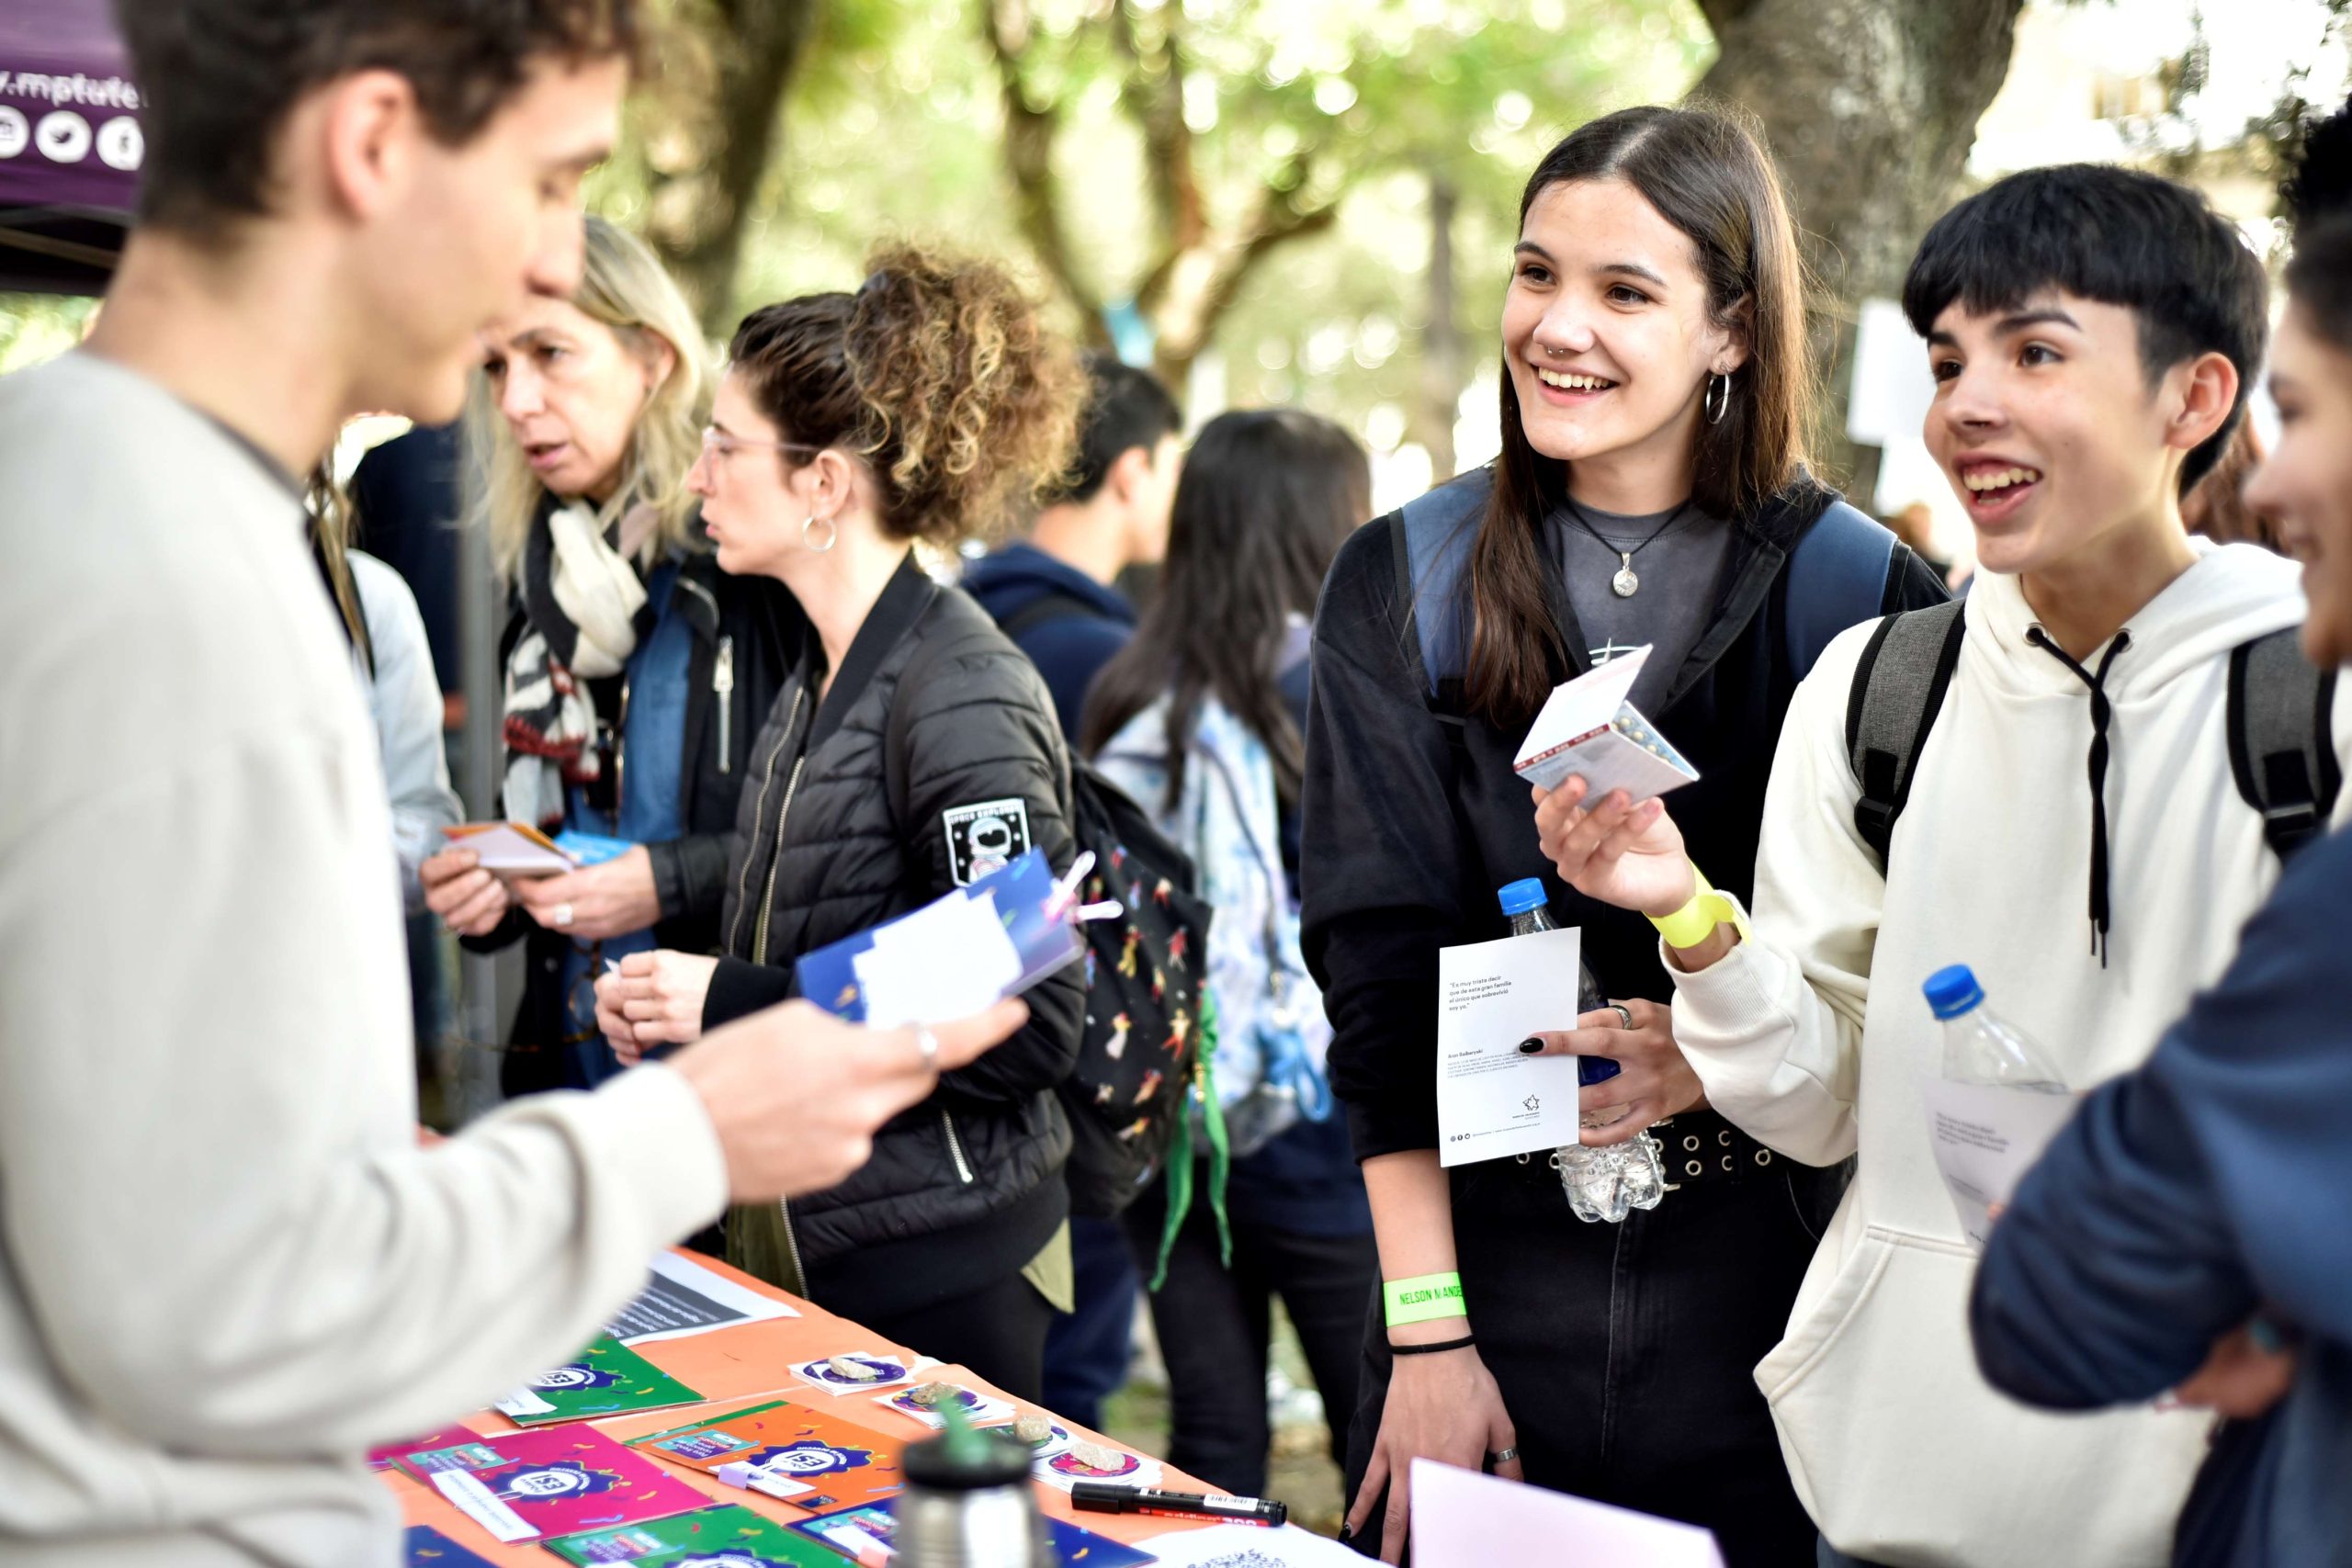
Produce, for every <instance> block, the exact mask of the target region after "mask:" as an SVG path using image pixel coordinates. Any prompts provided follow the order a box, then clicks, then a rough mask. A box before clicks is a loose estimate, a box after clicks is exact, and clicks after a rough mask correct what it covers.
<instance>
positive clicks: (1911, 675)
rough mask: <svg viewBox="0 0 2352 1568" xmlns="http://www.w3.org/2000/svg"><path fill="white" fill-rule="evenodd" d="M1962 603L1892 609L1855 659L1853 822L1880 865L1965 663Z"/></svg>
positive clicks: (1850, 733) (1850, 737)
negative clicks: (1856, 788) (1856, 789)
mask: <svg viewBox="0 0 2352 1568" xmlns="http://www.w3.org/2000/svg"><path fill="white" fill-rule="evenodd" d="M1964 604H1965V602H1964V601H1962V600H1958V599H1955V600H1953V601H1951V603H1950V604H1937V605H1932V606H1930V607H1929V608H1928V609H1925V610H1909V611H1905V612H1904V613H1903V614H1901V615H1889V616H1887V617H1886V618H1885V619H1883V620H1882V621H1880V622H1879V624H1878V630H1876V631H1874V632H1872V633H1871V640H1870V642H1869V643H1868V644H1867V645H1866V646H1865V647H1864V648H1863V649H1862V657H1861V662H1860V663H1859V664H1857V665H1855V666H1854V684H1853V688H1852V690H1851V691H1850V692H1849V694H1847V698H1846V755H1847V757H1848V759H1849V761H1851V762H1852V764H1853V769H1854V779H1855V782H1856V783H1858V784H1860V785H1861V789H1862V795H1861V798H1860V800H1858V801H1856V802H1855V803H1854V828H1855V830H1856V831H1857V832H1859V833H1860V834H1861V836H1862V841H1863V842H1864V843H1866V844H1868V845H1870V847H1871V849H1872V850H1874V851H1876V852H1877V853H1878V859H1879V864H1880V866H1881V867H1882V868H1883V867H1884V866H1885V864H1886V856H1887V845H1888V844H1889V843H1890V842H1892V841H1893V840H1894V823H1895V819H1896V818H1900V817H1901V816H1902V815H1903V808H1904V807H1905V805H1907V804H1908V803H1909V801H1910V799H1911V779H1912V775H1913V773H1914V772H1915V771H1916V770H1917V766H1918V761H1919V753H1920V751H1921V750H1924V749H1925V748H1926V746H1927V744H1928V731H1930V730H1932V729H1933V728H1935V726H1936V715H1937V713H1938V712H1939V710H1940V709H1941V708H1942V707H1943V705H1944V690H1945V688H1946V687H1948V686H1950V685H1951V672H1952V671H1953V669H1954V668H1955V667H1957V666H1958V664H1959V663H1960V649H1961V644H1962V642H1963V641H1964V640H1965V639H1966V636H1967V630H1968V623H1967V620H1966V617H1965V616H1964V615H1962V609H1963V607H1964Z"/></svg>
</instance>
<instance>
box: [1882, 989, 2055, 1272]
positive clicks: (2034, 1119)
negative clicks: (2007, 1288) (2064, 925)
mask: <svg viewBox="0 0 2352 1568" xmlns="http://www.w3.org/2000/svg"><path fill="white" fill-rule="evenodd" d="M1920 988H1921V989H1922V990H1924V991H1925V992H1926V993H1927V997H1928V1008H1929V1009H1930V1010H1932V1011H1933V1012H1934V1013H1935V1015H1936V1017H1937V1019H1938V1020H1939V1021H1941V1023H1942V1024H1943V1032H1944V1054H1943V1066H1942V1072H1941V1075H1940V1081H1939V1082H1929V1081H1926V1080H1924V1079H1923V1080H1922V1082H1921V1084H1920V1092H1921V1095H1922V1098H1924V1099H1925V1100H1926V1101H1927V1104H1928V1136H1929V1138H1930V1140H1931V1144H1932V1146H1933V1148H1934V1151H1935V1156H1936V1164H1937V1166H1938V1168H1940V1169H1941V1170H1942V1172H1943V1176H1944V1184H1945V1185H1946V1186H1947V1187H1949V1188H1951V1194H1952V1200H1953V1202H1954V1204H1955V1206H1956V1207H1957V1208H1958V1209H1959V1211H1960V1221H1961V1228H1962V1230H1963V1231H1964V1232H1966V1233H1967V1235H1968V1237H1969V1239H1970V1240H1971V1241H1973V1242H1974V1243H1976V1245H1977V1246H1979V1247H1982V1246H1983V1245H1984V1244H1985V1236H1986V1235H1989V1234H1991V1230H1992V1225H1993V1220H1992V1217H1991V1207H1992V1205H1994V1204H1996V1203H2006V1202H2007V1201H2009V1195H2010V1194H2011V1193H2012V1192H2014V1191H2015V1190H2016V1189H2017V1184H2018V1178H2020V1177H2022V1176H2023V1175H2024V1174H2025V1173H2026V1171H2027V1170H2029V1169H2030V1168H2031V1167H2032V1165H2033V1162H2034V1161H2036V1160H2038V1159H2040V1158H2041V1151H2042V1150H2043V1149H2045V1148H2047V1147H2048V1146H2049V1144H2050V1140H2051V1139H2052V1137H2054V1136H2056V1135H2057V1132H2058V1129H2059V1128H2060V1127H2062V1126H2064V1124H2065V1122H2066V1120H2067V1118H2068V1117H2069V1116H2071V1115H2073V1114H2074V1110H2075V1096H2074V1091H2073V1090H2071V1089H2068V1088H2067V1087H2066V1076H2065V1074H2064V1072H2062V1071H2061V1070H2060V1069H2059V1068H2058V1067H2057V1066H2056V1065H2055V1064H2054V1063H2052V1060H2051V1058H2050V1054H2049V1052H2047V1051H2045V1050H2044V1049H2042V1047H2041V1044H2040V1043H2038V1042H2036V1041H2035V1040H2034V1038H2033V1036H2031V1035H2030V1034H2028V1033H2027V1032H2025V1031H2024V1030H2022V1029H2019V1028H2018V1026H2017V1025H2016V1024H2014V1023H2011V1022H2010V1021H2008V1020H2007V1019H2005V1018H2003V1017H2002V1016H2001V1015H2000V1014H1998V1013H1996V1012H1995V1011H1994V1010H1992V1009H1991V1008H1988V1007H1986V1006H1985V987H1982V986H1980V985H1978V984H1977V983H1976V976H1975V975H1974V974H1973V972H1972V971H1971V970H1970V969H1969V967H1968V965H1967V964H1952V965H1951V967H1950V968H1947V969H1939V970H1937V971H1936V972H1935V973H1934V974H1933V975H1930V976H1928V979H1927V982H1926V984H1925V985H1923V986H1922V987H1920Z"/></svg>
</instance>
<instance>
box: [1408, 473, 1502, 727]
mask: <svg viewBox="0 0 2352 1568" xmlns="http://www.w3.org/2000/svg"><path fill="white" fill-rule="evenodd" d="M1493 489H1494V475H1493V473H1492V472H1491V471H1489V470H1487V469H1484V468H1480V469H1475V470H1473V471H1472V472H1470V473H1467V474H1464V475H1463V476H1462V477H1461V478H1460V479H1453V480H1450V481H1449V482H1447V483H1445V484H1442V485H1440V486H1439V487H1438V488H1437V489H1435V490H1433V491H1430V492H1429V493H1428V494H1426V495H1422V496H1419V497H1416V498H1415V499H1414V500H1412V501H1408V502H1406V503H1405V504H1404V506H1403V507H1401V508H1399V509H1398V511H1397V527H1396V533H1395V540H1396V544H1395V549H1394V564H1395V567H1396V572H1397V596H1396V600H1395V604H1396V605H1397V612H1398V614H1397V637H1398V640H1399V642H1400V643H1402V644H1403V645H1404V646H1405V647H1407V648H1417V649H1419V653H1420V657H1421V668H1422V671H1423V672H1424V673H1425V674H1426V676H1427V677H1428V682H1429V689H1428V692H1427V693H1426V695H1427V696H1428V697H1429V698H1430V699H1434V698H1435V697H1436V696H1437V695H1438V692H1439V689H1440V687H1442V685H1443V684H1444V682H1447V681H1448V680H1460V679H1461V678H1462V675H1463V672H1464V670H1465V669H1467V667H1468V665H1469V661H1470V628H1469V626H1468V625H1467V624H1466V621H1467V617H1466V616H1464V615H1463V613H1462V599H1461V594H1460V592H1459V589H1460V587H1461V582H1462V574H1463V573H1464V572H1465V571H1467V570H1470V546H1471V544H1472V542H1473V541H1474V540H1476V537H1477V536H1478V520H1479V519H1480V518H1481V517H1483V516H1485V515H1486V511H1487V495H1488V494H1489V493H1490V492H1491V491H1493Z"/></svg>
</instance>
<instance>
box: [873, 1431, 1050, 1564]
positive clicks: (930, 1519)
mask: <svg viewBox="0 0 2352 1568" xmlns="http://www.w3.org/2000/svg"><path fill="white" fill-rule="evenodd" d="M940 1415H941V1416H944V1418H945V1419H946V1422H947V1427H946V1430H944V1431H943V1432H941V1433H940V1434H939V1436H937V1437H935V1438H924V1439H923V1440H922V1442H918V1443H909V1444H908V1445H907V1449H906V1453H905V1456H904V1458H903V1460H902V1461H901V1463H902V1465H903V1467H904V1474H905V1476H906V1490H905V1491H903V1492H901V1493H899V1499H898V1501H897V1503H896V1504H894V1505H893V1506H892V1511H893V1513H894V1514H895V1515H896V1516H897V1529H896V1530H895V1532H894V1537H893V1544H894V1545H895V1546H896V1547H897V1549H898V1552H897V1555H896V1556H895V1557H893V1558H892V1560H891V1562H892V1564H893V1568H1054V1550H1053V1546H1052V1543H1051V1540H1050V1538H1049V1537H1048V1536H1047V1535H1046V1521H1045V1519H1044V1517H1042V1516H1041V1515H1040V1514H1039V1513H1038V1512H1037V1499H1036V1496H1035V1490H1034V1488H1033V1486H1032V1485H1031V1483H1030V1479H1029V1464H1030V1458H1031V1453H1030V1449H1029V1445H1028V1444H1026V1443H1023V1442H1022V1441H1021V1440H1019V1439H1018V1438H1013V1437H1012V1436H1011V1435H1009V1434H1007V1433H1003V1432H996V1431H981V1430H979V1429H978V1428H976V1427H973V1426H972V1424H971V1423H970V1422H969V1421H968V1420H967V1419H966V1418H965V1415H964V1411H963V1408H962V1406H960V1405H959V1404H956V1403H955V1402H954V1401H952V1400H951V1401H950V1402H948V1403H947V1404H945V1405H944V1406H942V1407H941V1409H940Z"/></svg>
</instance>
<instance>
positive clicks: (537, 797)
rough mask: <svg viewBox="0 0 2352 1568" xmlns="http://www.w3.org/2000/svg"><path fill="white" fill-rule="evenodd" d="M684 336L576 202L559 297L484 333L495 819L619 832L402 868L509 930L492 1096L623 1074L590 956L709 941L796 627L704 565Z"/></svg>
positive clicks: (761, 591)
mask: <svg viewBox="0 0 2352 1568" xmlns="http://www.w3.org/2000/svg"><path fill="white" fill-rule="evenodd" d="M702 342H703V340H702V337H701V334H700V333H699V331H698V330H697V328H696V327H695V317H694V312H693V311H692V310H689V309H688V308H687V305H686V302H685V299H684V296H682V295H681V294H680V293H679V292H678V288H677V285H676V284H675V283H673V282H672V281H671V279H670V276H669V275H668V274H667V273H666V272H664V271H663V270H662V264H661V263H660V262H658V261H656V260H655V259H654V257H653V254H652V252H651V251H650V250H648V249H647V248H646V246H645V245H644V243H642V242H640V241H639V240H638V239H636V238H635V237H634V236H632V235H630V234H628V233H627V232H625V231H621V230H619V229H616V228H615V227H614V226H613V225H611V224H610V223H607V222H605V220H602V219H599V218H590V219H588V220H587V230H586V244H585V252H584V257H583V267H582V276H581V282H580V286H579V288H577V289H575V290H574V291H573V293H572V296H571V299H568V300H564V299H535V300H533V301H532V302H531V303H530V304H528V305H526V306H525V307H524V308H523V309H522V310H520V311H518V312H517V313H516V314H515V316H514V317H513V318H511V319H510V320H508V321H505V322H503V323H502V325H501V327H500V329H499V330H498V331H497V332H496V333H493V334H492V335H491V337H490V340H489V341H488V343H487V345H486V353H485V355H484V358H483V362H482V376H481V382H480V385H479V387H478V395H477V398H476V401H475V408H474V412H473V415H472V420H471V429H470V431H469V439H470V441H471V444H472V445H473V446H475V448H476V449H477V450H478V451H480V452H481V453H482V454H483V456H484V459H485V463H486V467H487V469H488V474H487V479H488V484H487V491H488V493H487V502H486V510H487V513H488V516H487V523H488V525H489V528H490V536H491V540H492V552H493V555H494V558H495V559H496V562H497V565H498V568H499V570H500V573H501V575H502V576H503V578H504V579H505V580H506V581H508V582H509V583H511V585H512V589H513V595H514V601H515V604H514V614H513V616H512V618H511V619H510V621H509V623H508V625H507V628H506V633H505V636H504V637H503V640H502V642H501V644H500V658H501V663H502V666H503V671H504V675H505V682H504V713H503V731H504V736H505V743H506V758H505V786H504V807H503V810H504V815H505V816H506V817H507V818H510V819H512V820H514V821H517V822H527V823H530V824H533V825H534V826H537V827H538V828H540V829H544V830H546V831H548V833H551V834H552V833H556V832H560V831H564V830H567V829H568V830H571V831H574V832H578V833H583V834H589V835H593V836H594V837H597V838H601V839H610V840H621V841H624V842H625V843H626V844H627V845H628V848H626V849H624V850H622V851H620V852H618V853H617V854H616V855H614V856H613V858H610V859H607V860H605V861H602V862H601V863H594V864H591V865H588V866H586V867H585V868H584V869H582V870H580V871H576V872H572V873H571V874H566V875H561V876H550V877H542V878H537V879H529V880H526V879H523V878H513V879H506V878H500V877H495V876H492V874H490V873H488V872H486V871H483V870H481V868H480V867H479V866H478V865H477V864H476V863H475V859H476V857H475V856H474V854H473V852H471V851H469V850H466V849H462V848H458V849H451V850H447V851H444V852H441V853H439V854H437V855H435V856H433V857H432V858H431V859H429V860H427V861H426V862H425V863H424V866H423V868H422V875H423V879H424V885H425V891H426V901H427V904H428V905H429V907H430V908H432V909H433V910H434V911H435V913H437V914H439V915H440V916H441V918H442V919H443V920H444V921H445V922H446V923H447V925H448V926H449V928H450V929H451V930H453V931H457V932H458V935H459V936H460V938H461V939H462V940H463V941H464V942H465V944H466V945H467V946H469V947H470V948H472V949H473V950H475V951H477V952H487V951H491V950H494V949H497V948H502V947H504V946H507V945H509V944H511V943H512V942H515V941H517V940H521V941H523V942H526V953H527V957H528V964H527V978H526V982H525V987H524V994H523V1000H522V1005H521V1008H520V1010H519V1011H518V1012H517V1013H516V1015H515V1029H514V1033H513V1037H512V1040H511V1042H510V1045H509V1049H508V1052H507V1055H506V1058H505V1063H504V1066H503V1072H502V1074H501V1077H502V1080H503V1087H504V1088H505V1089H506V1091H507V1092H508V1093H509V1094H515V1093H522V1092H526V1091H529V1090H534V1089H553V1088H587V1087H591V1086H593V1085H594V1084H596V1083H599V1082H601V1081H603V1080H604V1079H605V1078H606V1077H611V1076H612V1075H613V1074H615V1073H616V1072H618V1071H619V1070H620V1066H621V1064H620V1063H619V1061H618V1060H617V1059H616V1057H615V1056H614V1055H613V1052H612V1048H611V1047H610V1045H608V1044H607V1043H605V1038H604V1036H603V1034H602V1032H600V1031H599V1030H598V1029H597V1027H596V1003H595V990H594V985H595V977H596V976H598V975H600V974H602V973H604V972H605V968H606V966H607V965H608V964H611V963H613V962H615V961H617V960H619V959H620V958H622V957H624V956H626V955H628V954H630V953H647V952H650V951H652V950H653V949H654V948H655V947H656V946H657V945H659V946H668V947H674V948H683V949H685V950H688V951H693V952H707V951H708V950H709V949H710V948H712V947H714V946H715V945H717V942H718V914H719V906H720V895H721V890H722V887H723V885H724V882H725V879H726V871H727V844H728V836H729V832H730V831H731V830H732V829H733V827H734V823H735V809H736V797H737V795H739V794H740V793H741V788H742V784H743V779H744V776H745V774H746V773H747V772H748V767H747V762H748V760H749V756H750V752H751V741H752V731H753V729H755V728H757V726H758V724H759V720H760V717H761V716H762V715H763V714H764V713H765V712H766V711H767V708H766V703H767V699H768V697H769V696H771V695H772V694H774V692H775V688H776V685H777V684H778V682H780V681H781V679H782V675H783V669H784V652H785V649H786V647H787V645H789V644H790V643H792V642H794V641H797V636H798V632H797V626H798V623H799V619H800V617H799V611H798V607H797V605H795V604H793V603H792V601H791V597H790V595H789V594H787V593H786V592H783V591H782V590H781V589H780V588H778V587H777V586H776V585H775V583H773V582H766V581H761V580H759V579H755V578H754V579H737V578H730V577H729V576H728V575H727V574H726V573H725V572H723V571H721V570H719V567H718V561H717V559H716V558H714V557H713V556H712V554H711V553H710V550H709V547H708V543H707V540H706V538H705V537H704V536H703V532H702V528H701V525H700V523H699V521H698V520H697V518H696V515H695V503H694V497H693V496H692V495H691V494H689V493H688V491H687V488H686V476H687V470H688V469H689V468H691V466H692V465H693V462H694V459H695V451H696V439H697V432H698V430H699V427H700V425H701V422H702V416H703V413H704V411H705V409H706V407H707V375H706V372H705V369H704V360H703V347H702Z"/></svg>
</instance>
